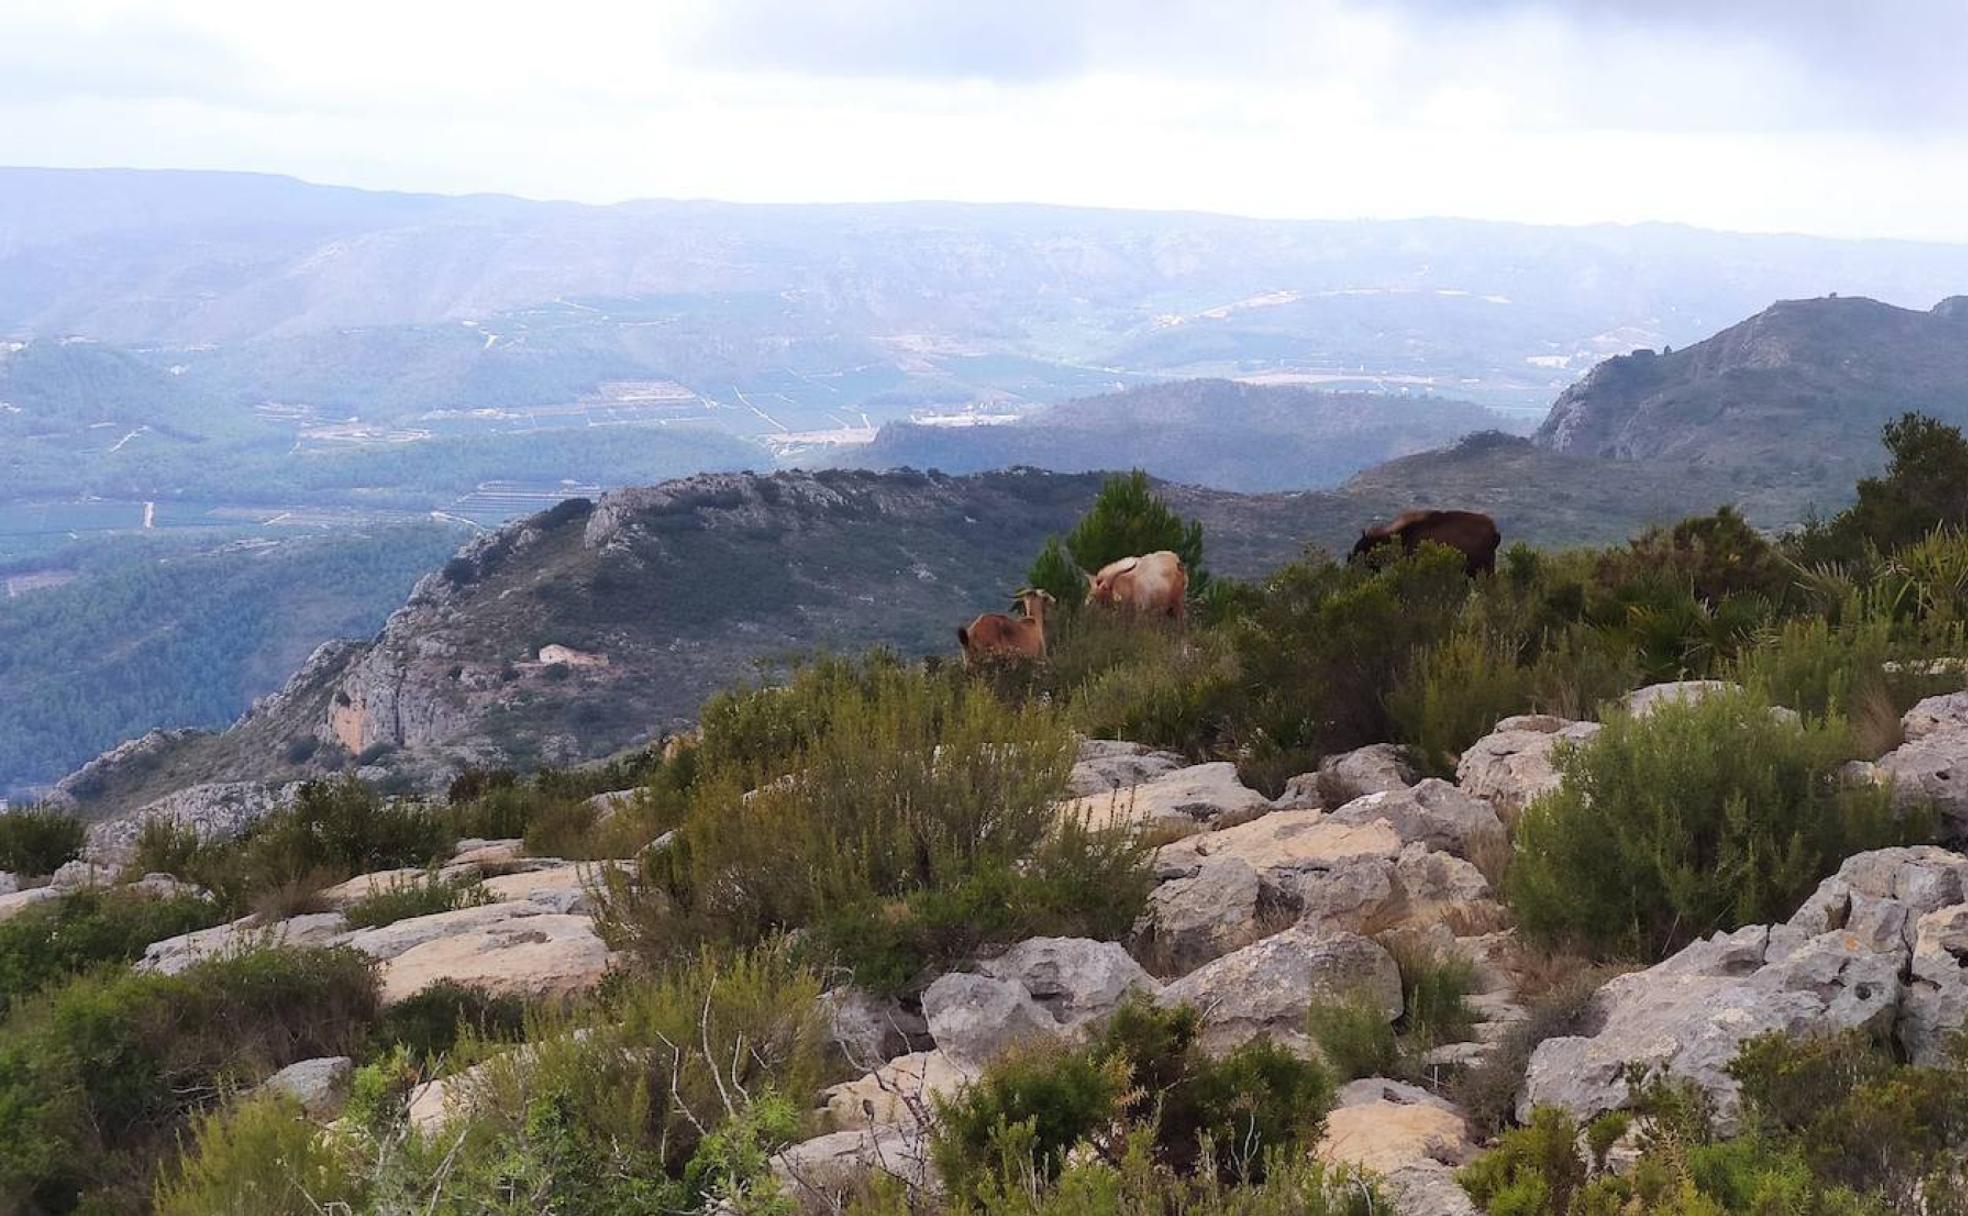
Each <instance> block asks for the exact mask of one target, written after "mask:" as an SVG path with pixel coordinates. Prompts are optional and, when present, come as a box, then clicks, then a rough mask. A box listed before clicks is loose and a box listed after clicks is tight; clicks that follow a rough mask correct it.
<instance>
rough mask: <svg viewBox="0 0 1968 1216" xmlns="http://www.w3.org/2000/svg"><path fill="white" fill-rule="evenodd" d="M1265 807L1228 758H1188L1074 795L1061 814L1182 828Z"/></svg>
mask: <svg viewBox="0 0 1968 1216" xmlns="http://www.w3.org/2000/svg"><path fill="white" fill-rule="evenodd" d="M1270 809H1271V800H1270V799H1268V798H1266V797H1265V796H1264V795H1262V794H1260V793H1258V792H1257V791H1256V790H1254V789H1251V788H1250V787H1248V786H1246V785H1244V784H1243V783H1242V782H1240V781H1238V780H1237V766H1236V765H1234V764H1230V763H1228V762H1219V763H1215V764H1192V765H1190V766H1189V767H1187V768H1181V769H1177V770H1175V771H1173V772H1170V773H1167V774H1164V775H1163V776H1160V777H1156V778H1154V779H1153V780H1150V781H1145V782H1142V783H1141V784H1139V785H1134V786H1129V787H1127V788H1125V789H1116V790H1112V791H1108V792H1104V793H1098V794H1093V795H1090V796H1087V797H1081V798H1075V799H1073V800H1072V801H1071V802H1068V803H1067V804H1066V805H1065V807H1063V808H1062V810H1061V812H1060V813H1061V814H1062V815H1064V816H1073V817H1077V818H1080V819H1083V820H1084V821H1085V822H1086V823H1087V824H1088V825H1089V826H1092V827H1110V826H1115V825H1119V824H1130V825H1133V826H1136V827H1139V828H1141V829H1143V830H1145V831H1151V832H1183V831H1194V830H1196V829H1198V828H1206V827H1209V826H1212V825H1215V824H1222V823H1229V822H1236V821H1238V820H1241V819H1248V818H1250V817H1252V816H1254V815H1262V814H1263V813H1264V812H1266V811H1268V810H1270Z"/></svg>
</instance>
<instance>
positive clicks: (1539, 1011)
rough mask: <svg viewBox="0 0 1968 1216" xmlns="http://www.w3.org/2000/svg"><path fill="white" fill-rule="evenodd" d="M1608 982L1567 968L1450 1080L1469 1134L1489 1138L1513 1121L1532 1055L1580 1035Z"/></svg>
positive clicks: (1582, 970) (1587, 970)
mask: <svg viewBox="0 0 1968 1216" xmlns="http://www.w3.org/2000/svg"><path fill="white" fill-rule="evenodd" d="M1606 979H1607V974H1606V973H1605V972H1603V971H1598V970H1594V969H1592V968H1589V967H1583V966H1570V967H1568V968H1567V969H1566V977H1565V978H1563V979H1561V980H1559V981H1557V982H1556V983H1553V984H1551V985H1549V986H1547V987H1545V988H1544V989H1543V990H1542V991H1540V992H1537V993H1535V994H1534V995H1532V996H1530V997H1529V998H1528V999H1527V1000H1526V1002H1525V1007H1524V1015H1525V1016H1524V1018H1523V1019H1522V1020H1521V1021H1518V1022H1516V1023H1515V1024H1513V1025H1512V1026H1511V1027H1510V1028H1509V1029H1508V1030H1507V1031H1506V1032H1505V1033H1504V1036H1503V1039H1502V1041H1501V1042H1499V1043H1497V1044H1496V1046H1494V1047H1493V1048H1491V1050H1490V1051H1489V1052H1488V1053H1487V1054H1486V1055H1485V1056H1484V1057H1483V1058H1482V1060H1481V1061H1480V1062H1478V1063H1477V1064H1475V1065H1474V1066H1472V1067H1470V1068H1466V1069H1464V1070H1463V1071H1461V1072H1460V1073H1458V1074H1456V1075H1455V1076H1454V1077H1452V1078H1451V1079H1450V1081H1449V1084H1448V1096H1449V1098H1450V1099H1451V1100H1452V1101H1453V1102H1454V1103H1455V1104H1456V1105H1457V1106H1458V1107H1460V1108H1461V1109H1462V1112H1463V1116H1464V1118H1465V1119H1467V1120H1468V1123H1469V1130H1470V1134H1471V1135H1472V1136H1474V1137H1475V1138H1476V1139H1478V1140H1488V1139H1490V1138H1492V1137H1494V1136H1496V1135H1497V1134H1498V1133H1500V1132H1501V1131H1502V1130H1503V1129H1504V1128H1506V1127H1508V1126H1509V1125H1510V1123H1511V1122H1512V1121H1513V1120H1514V1119H1515V1118H1516V1117H1517V1094H1518V1091H1519V1090H1521V1089H1522V1088H1523V1085H1524V1074H1525V1072H1526V1071H1527V1070H1528V1069H1529V1068H1530V1063H1531V1053H1532V1052H1534V1051H1536V1050H1537V1048H1538V1044H1540V1043H1542V1042H1544V1041H1545V1040H1546V1039H1553V1038H1557V1037H1559V1036H1561V1035H1570V1034H1579V1033H1583V1032H1584V1031H1585V1030H1586V1029H1587V1025H1586V1023H1587V1021H1588V1019H1589V1017H1590V1015H1591V1009H1592V997H1593V994H1594V993H1596V992H1598V991H1599V989H1600V988H1601V987H1602V986H1603V985H1604V984H1605V982H1606Z"/></svg>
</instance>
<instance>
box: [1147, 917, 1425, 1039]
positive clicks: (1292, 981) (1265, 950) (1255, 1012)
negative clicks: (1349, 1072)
mask: <svg viewBox="0 0 1968 1216" xmlns="http://www.w3.org/2000/svg"><path fill="white" fill-rule="evenodd" d="M1157 999H1158V1000H1159V1001H1160V1002H1161V1003H1162V1004H1164V1005H1179V1004H1186V1005H1193V1006H1195V1007H1196V1008H1197V1009H1198V1010H1200V1011H1201V1012H1202V1015H1203V1032H1202V1038H1201V1041H1202V1045H1203V1047H1204V1048H1205V1049H1206V1050H1209V1051H1211V1052H1217V1053H1221V1052H1225V1051H1229V1050H1231V1049H1233V1048H1235V1047H1238V1046H1240V1045H1241V1044H1244V1043H1248V1042H1249V1041H1251V1040H1252V1039H1255V1038H1259V1037H1263V1038H1268V1039H1271V1040H1273V1041H1275V1042H1279V1043H1283V1044H1286V1045H1287V1046H1290V1047H1293V1048H1295V1049H1297V1050H1299V1051H1301V1052H1308V1053H1309V1052H1310V1050H1311V1045H1310V1042H1309V1040H1308V1039H1307V1038H1306V1034H1305V1020H1306V1015H1307V1014H1308V1013H1309V1012H1310V1011H1311V1008H1312V1005H1313V1004H1314V1003H1315V1002H1329V1001H1348V1000H1361V1001H1365V1002H1367V1003H1369V1004H1371V1005H1372V1006H1373V1007H1375V1008H1377V1009H1379V1010H1381V1011H1382V1012H1383V1013H1385V1014H1386V1015H1387V1020H1388V1021H1390V1022H1391V1021H1393V1020H1394V1019H1395V1018H1398V1017H1400V1016H1401V972H1400V969H1399V968H1398V967H1396V966H1395V964H1394V958H1393V956H1392V955H1390V954H1388V953H1387V951H1386V950H1384V949H1382V948H1381V947H1380V946H1379V945H1378V944H1376V943H1375V942H1373V941H1371V940H1369V939H1367V938H1364V937H1361V936H1359V935H1357V934H1353V933H1322V932H1315V931H1313V930H1309V929H1302V928H1295V929H1287V930H1285V931H1284V932H1282V933H1277V934H1273V935H1272V936H1270V937H1267V938H1265V939H1264V940H1263V941H1260V942H1257V943H1255V944H1253V945H1249V946H1245V947H1244V948H1243V949H1241V950H1238V951H1236V952H1235V953H1232V954H1227V955H1225V956H1223V957H1222V958H1220V959H1217V960H1216V961H1215V962H1212V963H1209V964H1207V965H1205V966H1203V967H1201V968H1198V969H1197V970H1195V971H1192V972H1190V973H1189V974H1188V975H1186V976H1184V977H1182V978H1181V979H1179V980H1176V981H1174V982H1173V983H1171V984H1169V985H1168V986H1167V987H1165V988H1163V989H1162V991H1161V995H1160V996H1159V997H1158V998H1157Z"/></svg>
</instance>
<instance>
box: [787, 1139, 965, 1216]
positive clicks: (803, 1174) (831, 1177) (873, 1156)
mask: <svg viewBox="0 0 1968 1216" xmlns="http://www.w3.org/2000/svg"><path fill="white" fill-rule="evenodd" d="M772 1172H773V1173H774V1174H775V1175H777V1176H778V1178H779V1180H780V1181H781V1182H782V1183H783V1184H784V1185H785V1187H786V1189H787V1191H788V1193H790V1194H791V1195H792V1196H793V1198H794V1199H795V1200H796V1201H798V1202H799V1204H800V1206H801V1208H802V1209H803V1210H806V1211H822V1212H838V1211H841V1210H843V1208H844V1206H845V1203H846V1200H847V1198H848V1197H849V1196H850V1195H853V1194H855V1193H858V1192H860V1191H861V1190H862V1189H863V1188H864V1187H865V1186H866V1184H867V1181H868V1178H869V1177H870V1176H871V1175H874V1174H885V1175H888V1176H889V1177H892V1178H897V1179H899V1180H901V1182H902V1183H903V1185H904V1186H906V1187H908V1188H910V1189H911V1190H915V1189H920V1188H927V1187H931V1186H933V1185H934V1183H935V1177H934V1174H933V1173H932V1172H931V1169H930V1161H929V1133H928V1131H927V1129H924V1128H919V1127H915V1126H912V1125H907V1124H884V1125H882V1126H879V1127H872V1128H861V1129H858V1130H854V1131H844V1132H830V1133H828V1134H827V1135H824V1136H816V1137H814V1138H813V1139H811V1140H806V1141H802V1142H801V1143H799V1144H795V1145H793V1146H792V1147H791V1148H788V1149H785V1150H783V1151H781V1152H779V1153H776V1154H774V1155H773V1158H772Z"/></svg>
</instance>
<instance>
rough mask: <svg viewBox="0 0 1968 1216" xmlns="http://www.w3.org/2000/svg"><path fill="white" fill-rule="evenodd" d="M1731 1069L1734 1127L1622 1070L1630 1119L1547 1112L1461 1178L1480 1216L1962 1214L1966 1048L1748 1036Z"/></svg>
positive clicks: (1698, 1100)
mask: <svg viewBox="0 0 1968 1216" xmlns="http://www.w3.org/2000/svg"><path fill="white" fill-rule="evenodd" d="M1730 1073H1731V1075H1732V1076H1734V1077H1735V1078H1736V1079H1737V1080H1738V1081H1739V1082H1740V1083H1741V1086H1742V1090H1741V1095H1742V1110H1741V1116H1740V1122H1741V1124H1742V1127H1741V1130H1740V1131H1739V1132H1738V1133H1737V1135H1735V1136H1734V1137H1733V1138H1730V1139H1722V1138H1720V1137H1719V1136H1718V1134H1717V1131H1716V1125H1715V1121H1714V1118H1713V1116H1712V1112H1711V1110H1710V1107H1709V1100H1708V1098H1707V1096H1706V1095H1704V1094H1703V1093H1702V1092H1701V1091H1700V1090H1698V1089H1696V1088H1695V1087H1693V1086H1692V1085H1690V1084H1688V1083H1686V1082H1679V1083H1675V1082H1669V1081H1666V1080H1664V1079H1662V1078H1660V1077H1658V1076H1649V1075H1644V1074H1632V1075H1629V1077H1628V1085H1629V1087H1630V1091H1629V1096H1628V1104H1629V1107H1630V1108H1631V1113H1630V1114H1629V1113H1626V1112H1617V1113H1614V1114H1610V1115H1604V1116H1601V1117H1600V1118H1599V1119H1598V1120H1596V1121H1594V1122H1593V1123H1592V1124H1591V1125H1589V1126H1587V1127H1586V1128H1585V1129H1583V1132H1584V1139H1585V1141H1586V1144H1587V1146H1588V1148H1589V1149H1590V1152H1589V1154H1581V1153H1580V1151H1579V1140H1580V1132H1581V1129H1580V1128H1579V1127H1578V1125H1577V1123H1576V1122H1575V1121H1574V1120H1573V1119H1572V1117H1571V1116H1570V1115H1568V1114H1566V1113H1565V1112H1564V1111H1562V1110H1560V1109H1558V1108H1556V1107H1540V1108H1538V1109H1537V1110H1535V1111H1533V1112H1532V1117H1531V1122H1530V1124H1529V1125H1528V1126H1526V1127H1523V1128H1521V1129H1518V1130H1514V1131H1508V1132H1505V1133H1504V1134H1503V1135H1502V1136H1501V1137H1499V1139H1498V1141H1497V1144H1496V1147H1495V1148H1493V1149H1492V1150H1491V1151H1489V1152H1488V1153H1485V1154H1484V1155H1483V1156H1482V1157H1480V1158H1478V1159H1477V1160H1476V1161H1474V1162H1472V1163H1471V1164H1469V1165H1468V1166H1466V1167H1464V1169H1463V1170H1462V1171H1461V1172H1460V1174H1459V1175H1458V1179H1459V1181H1461V1183H1462V1185H1463V1188H1464V1189H1465V1190H1466V1191H1467V1192H1468V1193H1469V1195H1470V1197H1471V1198H1472V1199H1473V1200H1475V1202H1476V1203H1477V1204H1478V1205H1479V1206H1480V1207H1481V1208H1482V1209H1483V1210H1484V1211H1486V1212H1490V1213H1497V1214H1502V1213H1508V1214H1512V1216H1572V1214H1574V1213H1583V1214H1588V1216H1596V1214H1597V1213H1606V1214H1608V1216H1612V1214H1614V1213H1619V1214H1622V1216H1624V1214H1628V1213H1631V1214H1633V1216H1647V1214H1652V1213H1659V1214H1661V1216H1682V1214H1692V1213H1715V1214H1718V1216H1719V1214H1723V1213H1731V1214H1732V1213H1743V1214H1745V1216H1749V1214H1754V1216H1765V1214H1768V1213H1784V1214H1786V1216H1789V1214H1795V1216H1887V1214H1888V1213H1907V1214H1909V1216H1912V1214H1915V1213H1918V1214H1922V1216H1940V1214H1942V1213H1949V1214H1953V1213H1960V1212H1961V1211H1963V1210H1964V1204H1963V1199H1962V1193H1961V1182H1962V1172H1961V1171H1962V1163H1963V1162H1964V1161H1968V1096H1964V1095H1968V1088H1964V1085H1963V1082H1964V1080H1968V1057H1964V1056H1963V1055H1962V1054H1960V1053H1957V1054H1956V1056H1955V1057H1954V1058H1953V1059H1952V1060H1951V1061H1950V1062H1949V1063H1948V1064H1946V1065H1945V1066H1943V1067H1938V1068H1918V1067H1912V1066H1909V1065H1905V1064H1901V1063H1898V1062H1897V1061H1896V1060H1895V1059H1894V1058H1893V1056H1892V1055H1891V1053H1890V1052H1889V1051H1887V1050H1885V1049H1884V1048H1883V1047H1882V1046H1881V1045H1880V1044H1878V1043H1876V1042H1874V1041H1872V1040H1870V1039H1868V1038H1867V1037H1866V1035H1865V1032H1863V1031H1858V1032H1851V1033H1848V1034H1844V1035H1837V1036H1829V1037H1823V1038H1813V1039H1789V1038H1785V1037H1783V1036H1781V1035H1771V1036H1765V1037H1763V1038H1760V1039H1756V1040H1752V1041H1751V1042H1750V1043H1748V1044H1745V1045H1744V1047H1743V1049H1742V1051H1741V1053H1740V1054H1739V1055H1738V1056H1737V1058H1736V1060H1735V1061H1734V1062H1733V1063H1732V1064H1731V1065H1730ZM1632 1128H1637V1129H1639V1131H1640V1133H1641V1134H1640V1135H1639V1137H1638V1139H1637V1142H1636V1143H1637V1146H1638V1148H1639V1149H1640V1150H1641V1153H1640V1158H1639V1160H1637V1161H1633V1162H1630V1163H1628V1164H1626V1165H1625V1166H1623V1167H1622V1169H1621V1170H1620V1172H1618V1173H1614V1172H1612V1171H1611V1170H1610V1169H1609V1168H1608V1161H1607V1152H1608V1149H1609V1148H1610V1147H1611V1145H1612V1144H1613V1143H1614V1142H1615V1141H1616V1140H1618V1139H1619V1138H1620V1137H1621V1135H1623V1134H1625V1133H1626V1132H1628V1130H1629V1129H1632Z"/></svg>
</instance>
